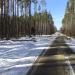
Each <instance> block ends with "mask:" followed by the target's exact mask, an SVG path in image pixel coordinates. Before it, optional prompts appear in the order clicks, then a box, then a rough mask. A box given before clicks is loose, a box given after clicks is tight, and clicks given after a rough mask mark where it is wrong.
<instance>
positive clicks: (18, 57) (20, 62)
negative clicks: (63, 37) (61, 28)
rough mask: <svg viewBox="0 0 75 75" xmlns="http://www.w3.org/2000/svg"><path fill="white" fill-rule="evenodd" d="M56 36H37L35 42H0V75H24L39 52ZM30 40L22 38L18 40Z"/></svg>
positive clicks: (47, 46)
mask: <svg viewBox="0 0 75 75" xmlns="http://www.w3.org/2000/svg"><path fill="white" fill-rule="evenodd" d="M56 37H57V36H55V34H54V35H51V36H45V35H44V36H37V37H35V40H36V41H12V40H8V41H7V40H1V41H0V75H26V74H27V72H28V71H29V69H30V68H31V66H32V65H33V63H34V62H35V61H36V59H37V58H38V56H39V55H40V54H41V52H42V51H43V50H45V49H48V48H49V46H50V45H51V44H52V42H53V41H54V40H55V38H56ZM25 39H27V40H28V39H29V40H30V39H31V38H28V37H22V38H20V39H19V40H25Z"/></svg>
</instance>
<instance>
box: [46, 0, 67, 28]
mask: <svg viewBox="0 0 75 75" xmlns="http://www.w3.org/2000/svg"><path fill="white" fill-rule="evenodd" d="M67 1H68V0H46V3H47V5H46V8H47V10H48V11H49V10H50V12H51V14H52V16H53V20H54V22H55V26H56V27H57V29H59V28H60V27H61V26H62V23H61V21H62V18H63V17H64V14H65V9H66V5H67Z"/></svg>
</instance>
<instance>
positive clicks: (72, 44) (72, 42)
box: [65, 36, 75, 52]
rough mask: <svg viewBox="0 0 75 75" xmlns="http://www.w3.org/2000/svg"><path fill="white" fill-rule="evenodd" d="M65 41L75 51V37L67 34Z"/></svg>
mask: <svg viewBox="0 0 75 75" xmlns="http://www.w3.org/2000/svg"><path fill="white" fill-rule="evenodd" d="M65 42H66V44H67V45H68V46H69V47H70V48H71V49H72V51H73V52H75V39H74V38H71V37H68V36H67V38H66V39H65Z"/></svg>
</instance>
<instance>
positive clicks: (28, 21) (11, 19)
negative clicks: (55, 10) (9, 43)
mask: <svg viewBox="0 0 75 75" xmlns="http://www.w3.org/2000/svg"><path fill="white" fill-rule="evenodd" d="M32 3H34V4H36V3H37V0H0V9H1V12H0V38H1V39H3V38H6V39H10V38H11V37H15V38H18V37H21V36H26V35H29V36H31V34H33V32H34V31H35V32H34V33H35V34H38V35H42V34H52V33H54V32H55V27H54V22H53V19H52V16H51V14H50V13H48V12H46V11H44V12H39V13H37V12H36V13H34V15H31V9H32V8H31V5H32ZM33 30H34V31H33Z"/></svg>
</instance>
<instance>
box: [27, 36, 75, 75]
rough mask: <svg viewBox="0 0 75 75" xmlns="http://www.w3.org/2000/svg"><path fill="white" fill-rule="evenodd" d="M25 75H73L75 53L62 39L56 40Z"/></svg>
mask: <svg viewBox="0 0 75 75" xmlns="http://www.w3.org/2000/svg"><path fill="white" fill-rule="evenodd" d="M27 75H75V53H74V52H73V51H72V50H71V49H70V48H69V46H68V45H67V44H66V43H65V41H64V37H61V36H59V37H57V38H56V40H55V41H54V42H53V44H52V45H51V46H50V48H49V49H48V50H47V51H46V52H45V53H44V55H42V54H41V55H40V56H39V58H38V59H37V61H36V62H35V63H34V65H33V66H32V68H31V69H30V70H29V72H28V74H27Z"/></svg>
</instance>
